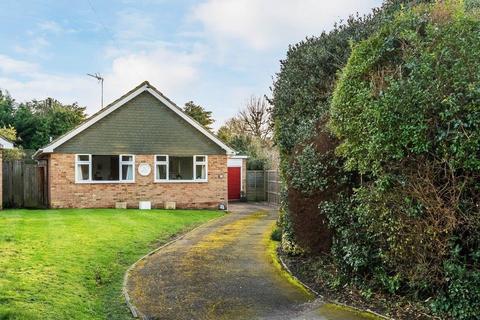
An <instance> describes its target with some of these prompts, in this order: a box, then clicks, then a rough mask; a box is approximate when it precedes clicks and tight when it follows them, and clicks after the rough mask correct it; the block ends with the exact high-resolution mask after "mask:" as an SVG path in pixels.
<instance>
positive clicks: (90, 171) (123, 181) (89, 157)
mask: <svg viewBox="0 0 480 320" xmlns="http://www.w3.org/2000/svg"><path fill="white" fill-rule="evenodd" d="M79 156H88V159H89V160H88V161H79V160H78V158H79ZM93 156H94V155H92V154H88V153H79V154H75V183H78V184H82V183H88V184H105V183H135V171H136V170H135V155H133V154H120V155H118V161H119V163H118V171H119V172H118V174H119V176H118V179H119V180H93V179H92V177H93V174H92V170H93V161H92V158H93ZM112 156H116V154H112ZM122 156H131V157H132V160H133V161H122ZM122 163H124V164H133V180H122ZM80 164H88V167H89V170H88V174H89V178H88V180H79V177H78V169H77V167H78V165H80Z"/></svg>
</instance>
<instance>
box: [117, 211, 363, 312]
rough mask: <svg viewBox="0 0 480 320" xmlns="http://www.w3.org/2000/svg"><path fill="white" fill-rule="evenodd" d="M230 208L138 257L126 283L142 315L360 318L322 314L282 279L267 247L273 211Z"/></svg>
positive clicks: (295, 287) (304, 293)
mask: <svg viewBox="0 0 480 320" xmlns="http://www.w3.org/2000/svg"><path fill="white" fill-rule="evenodd" d="M230 209H231V211H233V212H232V213H230V214H228V215H226V216H225V217H223V218H220V219H218V220H215V221H213V222H211V223H208V224H206V225H204V226H202V227H200V228H198V229H196V230H195V231H193V232H191V233H189V234H188V235H187V236H185V237H184V238H183V239H181V240H179V241H177V242H174V243H173V244H171V245H169V246H167V247H165V248H163V249H161V250H159V251H158V252H157V253H155V254H153V255H151V256H149V257H148V258H146V259H145V260H142V261H141V262H139V263H138V264H137V265H136V266H135V268H134V269H133V270H132V271H131V272H130V276H129V278H128V283H127V290H128V293H129V295H130V298H131V300H132V303H133V304H134V305H135V307H136V308H137V310H138V312H139V314H140V316H141V317H143V318H144V319H179V320H184V319H185V320H187V319H361V318H358V317H356V316H355V315H354V314H348V313H347V316H346V317H344V316H342V317H341V318H337V317H335V314H334V315H333V316H325V315H320V314H321V313H320V312H319V311H318V310H317V309H316V308H315V307H314V306H315V305H316V304H318V302H312V300H313V299H312V297H311V296H310V295H308V294H307V293H306V292H305V291H302V290H300V289H299V288H298V287H297V286H294V285H292V284H291V283H289V282H288V281H286V280H285V278H284V276H283V275H282V274H281V272H279V271H278V269H277V268H276V267H275V266H274V265H273V264H272V260H271V257H270V256H269V253H268V250H267V248H266V244H267V239H268V236H269V234H270V231H271V229H272V227H273V224H274V223H275V221H276V219H277V213H276V211H274V210H271V209H270V208H269V207H266V206H260V205H251V204H248V205H245V204H237V205H231V207H230Z"/></svg>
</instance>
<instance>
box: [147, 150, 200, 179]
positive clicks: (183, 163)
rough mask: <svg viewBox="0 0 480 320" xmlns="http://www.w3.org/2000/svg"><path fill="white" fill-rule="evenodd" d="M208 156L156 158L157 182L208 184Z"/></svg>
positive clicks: (160, 156)
mask: <svg viewBox="0 0 480 320" xmlns="http://www.w3.org/2000/svg"><path fill="white" fill-rule="evenodd" d="M207 176H208V175H207V156H203V155H201V156H189V157H188V156H168V155H156V156H155V182H166V181H170V182H182V181H184V182H185V181H186V182H206V181H207Z"/></svg>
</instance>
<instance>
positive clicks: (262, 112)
mask: <svg viewBox="0 0 480 320" xmlns="http://www.w3.org/2000/svg"><path fill="white" fill-rule="evenodd" d="M269 110H270V108H269V105H268V102H267V101H266V100H265V99H264V98H258V97H255V96H251V97H250V100H249V101H248V102H247V105H246V107H245V108H244V109H243V110H241V111H240V113H239V114H238V120H239V121H240V122H241V123H242V125H243V128H242V129H245V130H246V132H247V133H248V134H250V135H251V136H254V137H257V138H259V139H260V140H262V141H266V140H270V139H271V136H272V128H271V126H270V112H269Z"/></svg>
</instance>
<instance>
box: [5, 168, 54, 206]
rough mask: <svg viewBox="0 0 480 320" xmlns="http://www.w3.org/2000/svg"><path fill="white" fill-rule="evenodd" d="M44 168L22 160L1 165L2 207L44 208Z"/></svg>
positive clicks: (45, 203)
mask: <svg viewBox="0 0 480 320" xmlns="http://www.w3.org/2000/svg"><path fill="white" fill-rule="evenodd" d="M45 170H46V168H45V167H43V166H38V165H37V164H36V163H26V162H25V161H23V160H15V161H6V162H4V163H3V206H4V207H5V208H24V207H25V208H44V207H46V206H47V196H46V190H47V188H46V183H47V181H46V171H45Z"/></svg>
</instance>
